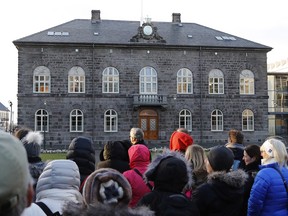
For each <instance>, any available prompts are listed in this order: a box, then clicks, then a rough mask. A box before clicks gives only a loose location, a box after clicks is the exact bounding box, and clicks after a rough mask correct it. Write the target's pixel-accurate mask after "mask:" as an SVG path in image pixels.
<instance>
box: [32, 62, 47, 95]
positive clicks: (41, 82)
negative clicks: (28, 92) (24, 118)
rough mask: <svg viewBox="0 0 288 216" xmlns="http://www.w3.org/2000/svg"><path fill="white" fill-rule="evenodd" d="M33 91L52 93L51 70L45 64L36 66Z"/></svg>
mask: <svg viewBox="0 0 288 216" xmlns="http://www.w3.org/2000/svg"><path fill="white" fill-rule="evenodd" d="M33 93H50V70H49V68H47V67H45V66H39V67H37V68H35V70H34V72H33Z"/></svg>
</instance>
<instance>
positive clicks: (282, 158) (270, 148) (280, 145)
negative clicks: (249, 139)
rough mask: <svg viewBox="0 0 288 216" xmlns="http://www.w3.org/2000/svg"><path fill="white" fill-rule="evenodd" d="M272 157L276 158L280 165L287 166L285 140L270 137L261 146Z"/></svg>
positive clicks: (287, 158)
mask: <svg viewBox="0 0 288 216" xmlns="http://www.w3.org/2000/svg"><path fill="white" fill-rule="evenodd" d="M260 150H261V151H265V152H266V153H267V155H269V157H270V158H274V159H275V161H276V162H277V163H278V164H279V165H280V166H285V167H287V161H288V155H287V149H286V146H285V144H284V142H283V141H282V140H280V139H277V138H268V139H267V140H266V141H265V142H264V143H263V144H262V145H261V147H260Z"/></svg>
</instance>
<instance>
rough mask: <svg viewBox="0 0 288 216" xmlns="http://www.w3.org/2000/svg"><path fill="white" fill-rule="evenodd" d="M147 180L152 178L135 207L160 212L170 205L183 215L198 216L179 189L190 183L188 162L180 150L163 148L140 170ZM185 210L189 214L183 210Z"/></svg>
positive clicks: (156, 213) (181, 189) (183, 188)
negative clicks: (151, 183) (144, 193)
mask: <svg viewBox="0 0 288 216" xmlns="http://www.w3.org/2000/svg"><path fill="white" fill-rule="evenodd" d="M144 178H145V179H146V182H147V181H149V180H150V181H154V189H153V191H152V192H149V193H147V194H146V195H144V197H143V198H142V199H140V201H139V202H138V204H137V206H142V205H145V206H148V207H149V208H150V209H151V210H152V211H155V215H163V214H164V211H166V210H169V211H170V210H171V211H172V210H173V209H174V207H175V208H176V209H179V210H178V213H174V215H179V214H180V212H182V213H183V212H186V215H188V216H189V215H191V216H192V215H193V216H197V215H199V212H198V209H197V207H196V206H195V204H193V202H192V201H191V200H189V199H188V198H187V197H186V196H185V195H184V194H183V191H185V190H186V188H188V187H190V186H191V185H192V183H193V180H192V170H191V164H190V163H189V162H188V161H186V160H185V158H184V157H183V156H182V155H181V153H180V152H177V151H169V150H167V149H165V150H164V151H163V154H160V155H158V156H157V157H156V158H155V159H154V160H153V161H152V162H151V163H150V164H149V166H148V169H147V171H146V172H145V173H144ZM187 212H189V213H187Z"/></svg>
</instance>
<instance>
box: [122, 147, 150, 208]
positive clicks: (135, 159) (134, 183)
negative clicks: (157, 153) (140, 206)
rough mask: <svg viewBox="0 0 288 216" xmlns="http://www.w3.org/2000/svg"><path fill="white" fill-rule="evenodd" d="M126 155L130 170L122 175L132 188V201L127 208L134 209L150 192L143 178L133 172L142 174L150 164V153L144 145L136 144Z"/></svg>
mask: <svg viewBox="0 0 288 216" xmlns="http://www.w3.org/2000/svg"><path fill="white" fill-rule="evenodd" d="M128 155H129V160H130V168H131V170H128V171H125V172H124V173H123V175H124V176H125V177H126V178H127V180H128V181H129V183H130V185H131V188H132V199H131V201H130V203H129V206H130V207H134V206H135V205H136V204H137V202H138V201H139V200H140V199H141V198H142V197H143V196H144V195H145V194H146V193H148V192H150V191H151V189H150V188H149V187H148V186H147V185H146V183H145V182H144V179H143V177H142V176H140V175H139V174H137V172H136V171H135V169H137V170H138V171H139V172H140V174H141V175H143V174H144V172H145V171H146V170H147V167H148V165H149V163H150V151H149V149H148V148H147V147H146V146H145V145H141V144H136V145H133V146H131V147H130V148H129V150H128Z"/></svg>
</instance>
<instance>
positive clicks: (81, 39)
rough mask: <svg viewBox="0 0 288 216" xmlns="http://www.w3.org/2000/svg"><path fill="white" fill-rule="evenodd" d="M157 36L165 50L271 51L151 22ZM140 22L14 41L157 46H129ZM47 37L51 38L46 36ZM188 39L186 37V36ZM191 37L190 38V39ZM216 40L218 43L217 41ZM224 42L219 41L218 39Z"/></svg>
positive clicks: (72, 27) (79, 27) (55, 30)
mask: <svg viewBox="0 0 288 216" xmlns="http://www.w3.org/2000/svg"><path fill="white" fill-rule="evenodd" d="M152 24H153V26H154V27H157V32H158V34H159V35H160V36H161V37H162V38H163V39H164V40H165V41H166V43H163V45H164V46H172V47H175V46H177V47H179V46H180V47H181V46H185V47H212V48H245V49H265V50H267V51H270V50H271V49H272V48H271V47H269V46H265V45H262V44H259V43H255V42H253V41H249V40H246V39H243V38H240V37H237V36H235V35H231V34H228V33H225V32H221V31H218V30H215V29H212V28H208V27H205V26H202V25H199V24H196V23H173V22H152ZM139 26H140V22H139V21H120V20H101V21H98V22H96V23H92V22H91V20H89V19H75V20H72V21H70V22H66V23H63V24H61V25H58V26H55V27H52V28H49V29H47V30H44V31H41V32H39V33H35V34H32V35H30V36H27V37H24V38H21V39H18V40H15V41H13V43H14V44H15V45H17V44H22V43H37V44H39V43H40V44H58V43H60V44H63V43H64V44H82V45H91V44H94V45H107V44H108V45H125V46H129V45H140V46H142V45H144V46H147V45H151V46H154V45H159V43H155V42H154V43H149V41H145V40H144V42H143V41H142V42H130V39H131V38H132V37H133V36H135V35H137V33H138V27H139ZM49 34H50V35H49ZM188 35H189V36H188ZM191 36H192V37H191ZM216 37H218V39H217V38H216ZM221 38H222V39H223V40H219V39H221Z"/></svg>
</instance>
